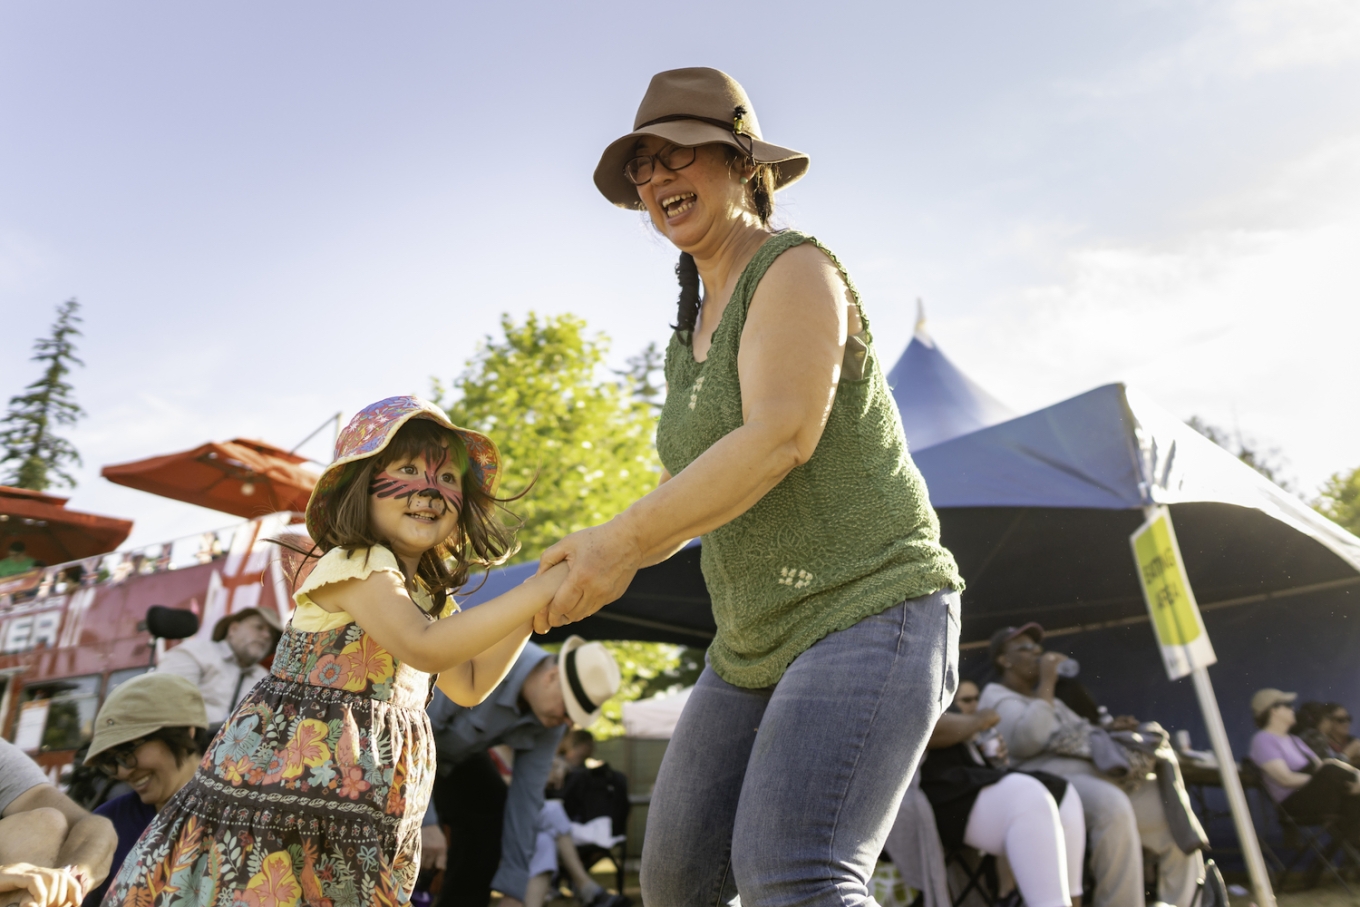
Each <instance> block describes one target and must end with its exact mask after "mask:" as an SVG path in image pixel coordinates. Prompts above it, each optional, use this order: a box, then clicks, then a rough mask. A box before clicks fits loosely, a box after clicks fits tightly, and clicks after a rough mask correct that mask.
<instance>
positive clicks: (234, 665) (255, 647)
mask: <svg viewBox="0 0 1360 907" xmlns="http://www.w3.org/2000/svg"><path fill="white" fill-rule="evenodd" d="M282 634H283V627H282V626H280V625H279V616H278V615H277V614H275V613H274V612H273V611H271V610H269V609H266V608H242V609H241V610H240V611H237V612H236V613H235V614H228V615H227V616H226V617H224V618H222V619H221V620H219V621H218V622H217V624H216V625H215V626H214V627H213V631H212V638H211V639H204V638H203V637H201V636H199V637H195V638H194V639H189V640H185V641H184V642H182V643H180V644H179V645H177V646H175V647H174V648H173V649H171V650H170V651H169V652H166V653H165V657H163V658H162V659H161V660H160V663H159V664H158V665H157V666H156V670H157V671H160V672H161V673H163V674H178V675H179V676H180V677H184V678H186V679H187V680H188V681H189V682H190V683H192V684H193V685H194V686H196V687H198V688H199V690H200V691H202V693H203V704H204V705H205V706H206V707H207V709H208V722H209V723H210V724H220V723H221V722H223V721H226V720H227V716H228V715H230V714H231V713H232V710H233V709H235V708H236V705H237V703H239V702H240V701H241V700H242V699H244V698H245V696H246V694H247V693H249V692H250V691H251V689H252V688H253V687H254V686H255V684H257V683H259V682H260V681H261V680H264V679H265V678H266V677H268V676H269V671H268V670H266V669H265V667H264V665H262V664H260V662H261V661H262V660H263V659H264V657H265V656H266V655H268V654H269V653H271V652H273V651H274V647H275V646H277V645H278V644H279V637H280V636H282Z"/></svg>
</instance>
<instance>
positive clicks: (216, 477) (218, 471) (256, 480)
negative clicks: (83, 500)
mask: <svg viewBox="0 0 1360 907" xmlns="http://www.w3.org/2000/svg"><path fill="white" fill-rule="evenodd" d="M306 462H307V458H306V457H300V456H298V455H297V454H294V453H289V452H288V451H286V450H282V449H280V448H278V447H274V446H273V445H272V444H266V443H264V442H263V441H248V440H246V439H244V438H236V439H234V440H231V441H212V442H209V443H207V444H204V445H203V446H202V447H195V448H194V449H193V450H186V451H182V452H180V453H174V454H168V455H166V456H163V457H151V458H150V459H147V460H138V461H136V462H134V463H119V464H116V465H113V466H105V467H104V468H103V469H102V470H100V474H101V475H102V476H103V477H104V478H106V479H108V480H109V481H110V482H114V483H116V484H118V485H126V486H127V487H128V488H136V489H139V490H141V491H149V492H151V493H152V494H158V495H161V496H162V497H166V498H172V499H174V500H176V501H185V502H187V503H189V504H197V505H198V506H200V507H207V508H210V509H212V510H220V511H222V512H223V513H230V514H234V515H235V516H239V517H246V518H247V519H249V518H251V517H257V516H263V515H264V514H266V513H278V512H282V511H290V510H296V511H303V510H306V509H307V499H308V498H309V497H311V494H312V486H313V485H315V484H316V479H317V473H315V472H313V471H312V470H310V469H304V468H302V464H303V463H306Z"/></svg>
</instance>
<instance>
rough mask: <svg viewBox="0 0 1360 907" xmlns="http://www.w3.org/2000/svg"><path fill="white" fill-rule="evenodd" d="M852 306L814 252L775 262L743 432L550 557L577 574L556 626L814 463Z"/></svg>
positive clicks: (758, 296)
mask: <svg viewBox="0 0 1360 907" xmlns="http://www.w3.org/2000/svg"><path fill="white" fill-rule="evenodd" d="M849 301H850V295H849V290H848V289H847V288H846V285H845V282H844V281H843V280H842V279H841V276H840V272H839V271H838V270H837V269H836V266H835V265H834V264H833V263H832V262H831V260H830V259H829V258H827V256H826V255H825V254H823V253H822V252H821V251H820V250H818V249H817V248H816V247H815V246H811V245H802V246H796V247H795V248H793V249H790V250H789V251H787V252H785V253H784V254H783V255H781V256H780V257H779V258H778V259H776V260H775V262H774V264H773V265H771V266H770V270H769V271H768V272H767V273H766V275H765V277H764V279H763V280H761V282H760V286H759V287H757V289H756V292H755V295H754V297H753V298H752V301H751V308H750V311H749V313H748V315H747V319H746V325H745V327H744V329H743V331H742V338H741V352H740V354H739V355H738V359H737V367H738V372H739V375H740V380H741V397H742V419H743V424H742V425H741V427H740V428H738V429H736V430H735V431H733V432H731V433H729V434H728V435H726V436H725V437H723V438H721V439H720V440H719V441H718V442H717V443H716V444H714V445H713V446H712V447H710V448H709V449H708V450H706V451H704V453H703V454H701V455H700V456H699V457H698V458H697V459H696V460H695V461H694V462H693V463H691V464H690V465H689V466H687V467H686V468H685V469H683V470H682V471H681V472H680V473H679V474H678V475H676V476H674V477H673V478H671V479H670V480H669V481H668V482H666V483H665V484H663V485H661V486H660V487H659V488H657V489H656V490H655V491H652V492H651V493H649V494H647V495H645V496H644V497H642V498H641V499H639V500H638V501H636V502H634V503H633V505H632V506H631V507H629V508H628V509H627V510H626V511H624V512H623V513H622V514H620V515H619V516H617V517H615V518H614V519H613V520H610V521H609V522H608V523H605V524H604V525H602V526H596V527H593V528H591V529H586V530H583V531H581V532H577V533H574V534H573V535H570V536H568V537H567V538H565V539H563V540H562V541H561V542H558V543H557V544H556V545H553V546H552V547H551V548H549V549H548V550H547V551H545V552H544V554H543V557H542V559H541V561H540V562H539V563H540V569H544V568H546V567H549V566H552V565H555V564H559V563H562V562H563V561H565V562H567V563H568V564H569V565H570V567H571V574H570V575H569V576H568V578H567V580H566V582H564V583H563V584H562V587H561V589H559V590H558V593H557V595H555V596H554V597H553V602H552V608H551V623H552V624H553V625H554V626H561V625H562V624H564V623H569V622H571V621H576V620H580V619H582V618H584V617H587V616H589V615H590V614H593V613H594V612H595V611H597V610H599V609H600V608H601V607H603V606H604V605H605V604H608V603H609V602H611V601H614V600H615V599H616V598H618V597H619V596H620V595H622V594H623V592H624V590H625V589H627V588H628V583H629V581H631V579H632V577H633V574H634V573H636V572H637V570H638V569H639V568H641V567H644V566H647V565H650V564H654V563H658V562H660V561H661V560H664V559H665V558H666V557H668V556H670V555H671V554H673V553H674V552H675V551H676V550H677V549H678V548H679V547H681V546H683V545H684V544H685V543H686V542H687V541H689V540H690V539H692V538H694V537H695V536H698V535H703V534H704V533H705V532H709V531H711V530H713V529H716V528H718V527H719V526H722V525H724V524H725V523H729V522H731V521H732V520H733V519H735V518H736V517H738V516H741V515H742V514H743V513H745V512H746V511H747V510H749V509H750V508H751V507H752V506H753V505H754V504H755V503H756V502H757V501H759V500H760V499H761V498H762V497H764V496H765V494H766V493H767V492H769V490H770V489H772V488H774V486H776V485H778V484H779V483H780V481H782V480H783V478H784V477H785V476H786V475H788V474H789V472H790V471H791V470H793V469H794V468H795V467H797V466H799V465H801V464H803V463H806V462H807V461H808V459H809V458H810V457H811V456H812V453H813V451H814V450H816V448H817V442H818V441H820V440H821V436H822V429H823V428H824V427H825V426H826V420H827V417H828V415H829V414H830V412H831V404H832V403H833V402H834V400H835V396H836V385H837V383H838V382H839V380H840V367H841V360H842V357H843V356H844V355H845V337H846V330H847V304H848V302H849ZM536 629H539V630H543V629H545V627H544V626H542V625H541V622H540V623H539V625H538V626H537V627H536Z"/></svg>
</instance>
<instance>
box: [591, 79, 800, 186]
mask: <svg viewBox="0 0 1360 907" xmlns="http://www.w3.org/2000/svg"><path fill="white" fill-rule="evenodd" d="M649 135H654V136H656V137H657V138H660V139H664V140H666V141H668V142H673V143H675V144H676V145H685V146H691V145H708V144H712V143H714V142H721V143H723V144H724V145H731V146H732V147H733V148H736V149H737V150H739V151H741V152H743V153H745V154H748V155H750V156H751V158H752V159H753V160H754V161H755V162H756V163H757V164H770V165H772V167H773V169H774V187H775V189H783V188H784V187H785V186H787V185H789V184H790V183H792V182H793V181H795V180H797V179H798V178H799V177H801V176H802V175H803V174H804V173H807V169H808V164H809V163H810V161H809V160H808V156H807V155H806V154H803V153H802V152H801V151H794V150H793V149H792V148H783V147H780V146H779V145H773V144H771V143H769V142H767V141H765V140H764V139H762V138H761V133H760V121H759V120H757V119H756V110H755V107H754V106H753V105H752V104H751V99H750V98H749V97H747V96H746V89H744V88H742V87H741V83H739V82H738V81H737V80H736V79H734V78H732V77H731V76H729V75H728V74H727V73H725V72H721V71H719V70H717V69H709V68H708V67H706V66H695V67H691V68H689V69H671V70H667V71H666V72H659V73H657V74H656V75H654V76H652V84H650V85H648V86H647V93H646V94H645V95H643V96H642V103H641V104H640V105H638V110H637V116H635V117H634V118H633V131H632V132H630V133H628V134H627V135H625V136H623V137H622V138H620V139H616V140H615V141H613V142H611V143H610V144H609V147H608V148H606V149H605V150H604V154H602V155H600V163H599V165H598V166H596V168H595V186H596V188H598V189H599V190H600V192H601V193H603V195H604V197H605V198H607V199H609V200H610V201H611V202H613V203H614V204H616V205H618V206H619V207H620V208H632V209H636V210H641V209H642V208H643V204H642V201H641V200H640V199H639V198H638V194H637V186H634V185H633V184H632V183H631V182H629V180H628V177H626V176H624V175H623V166H624V164H627V163H628V161H629V160H630V159H631V158H632V157H633V156H634V154H633V152H634V149H635V148H636V147H637V143H638V139H640V138H642V137H644V136H649Z"/></svg>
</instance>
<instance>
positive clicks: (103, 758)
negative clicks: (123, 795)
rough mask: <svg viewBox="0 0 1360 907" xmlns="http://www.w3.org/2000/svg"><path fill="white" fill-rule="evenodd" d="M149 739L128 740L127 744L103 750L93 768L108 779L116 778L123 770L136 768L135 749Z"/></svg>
mask: <svg viewBox="0 0 1360 907" xmlns="http://www.w3.org/2000/svg"><path fill="white" fill-rule="evenodd" d="M149 739H150V738H149V737H139V738H137V739H136V740H129V741H128V742H127V743H123V744H119V745H118V746H115V747H114V748H113V749H109V750H105V751H104V752H102V753H100V754H99V756H98V757H97V758H96V759H95V763H94V767H95V768H97V769H99V770H100V771H101V772H103V773H104V774H105V775H108V776H109V777H110V778H116V777H118V770H119V769H120V768H125V769H127V770H129V771H131V770H132V769H134V768H136V767H137V749H138V747H140V746H141V745H142V744H143V743H146V742H147V740H149Z"/></svg>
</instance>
